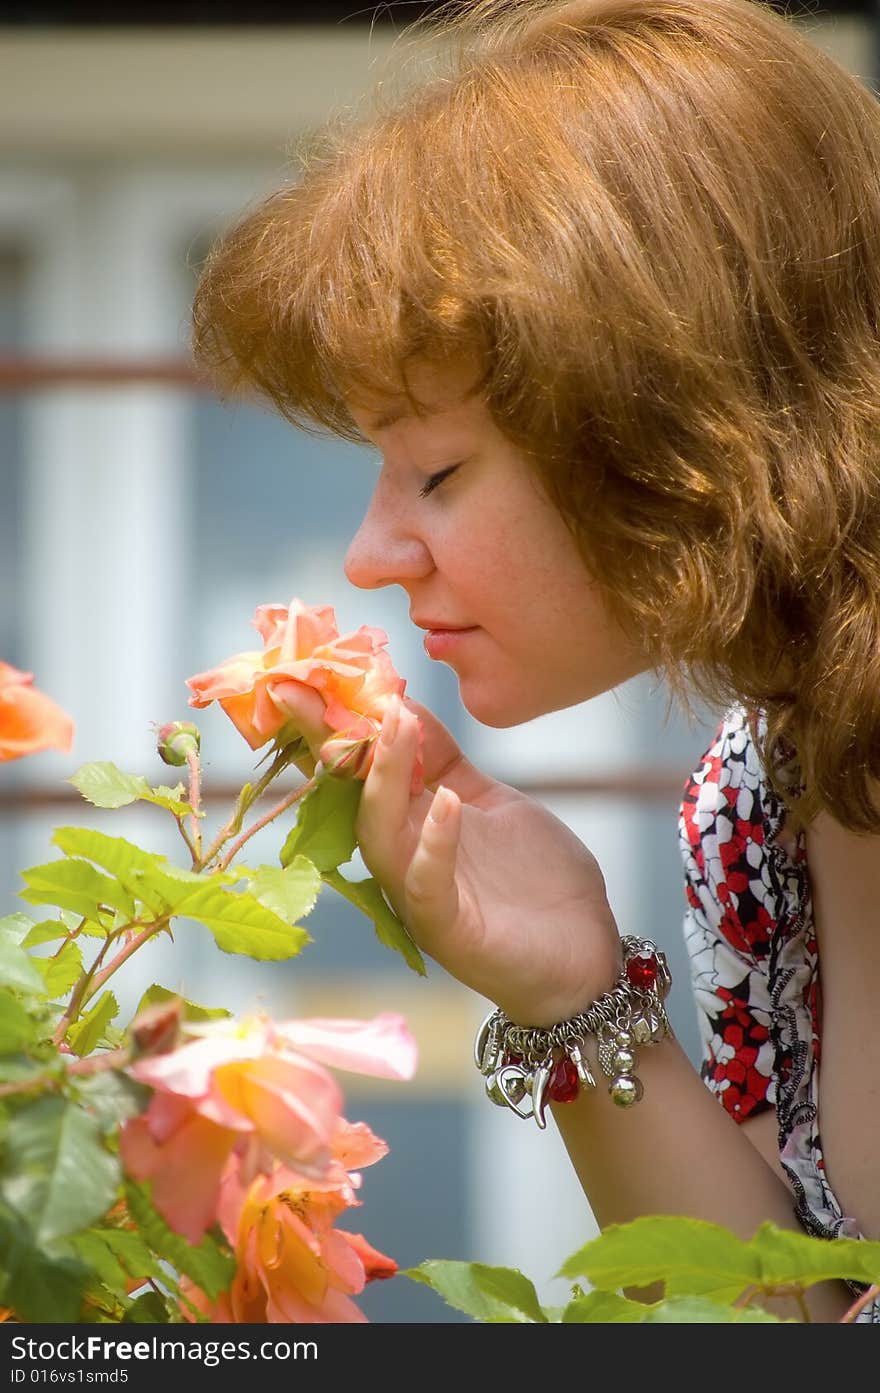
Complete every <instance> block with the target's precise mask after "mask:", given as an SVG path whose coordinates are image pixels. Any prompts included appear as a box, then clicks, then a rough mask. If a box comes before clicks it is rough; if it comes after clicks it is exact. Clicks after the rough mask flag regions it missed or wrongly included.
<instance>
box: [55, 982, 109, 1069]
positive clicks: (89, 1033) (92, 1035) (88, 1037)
mask: <svg viewBox="0 0 880 1393" xmlns="http://www.w3.org/2000/svg"><path fill="white" fill-rule="evenodd" d="M118 1015H119V1002H118V1001H117V1000H116V997H115V996H114V995H113V993H112V992H111V991H106V992H104V993H103V994H102V995H101V996H100V997H99V999H98V1000H97V1001H96V1002H95V1005H94V1006H92V1007H91V1009H90V1010H88V1011H86V1012H85V1013H84V1015H82V1016H80V1018H79V1020H78V1021H75V1022H74V1024H73V1025H72V1026H71V1027H70V1029H69V1030H68V1032H67V1037H66V1038H67V1043H68V1045H69V1046H70V1048H71V1049H72V1050H73V1052H74V1054H78V1055H85V1054H91V1052H92V1050H93V1049H95V1048H96V1047H97V1045H98V1042H99V1041H100V1040H101V1039H102V1038H103V1035H104V1031H105V1029H106V1028H107V1026H108V1025H109V1024H110V1022H111V1021H112V1020H114V1019H115V1017H116V1016H118Z"/></svg>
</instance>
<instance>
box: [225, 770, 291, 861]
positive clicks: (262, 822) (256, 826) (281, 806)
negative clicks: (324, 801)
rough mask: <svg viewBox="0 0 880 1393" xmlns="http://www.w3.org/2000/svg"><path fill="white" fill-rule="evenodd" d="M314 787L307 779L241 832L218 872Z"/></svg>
mask: <svg viewBox="0 0 880 1393" xmlns="http://www.w3.org/2000/svg"><path fill="white" fill-rule="evenodd" d="M314 787H315V780H314V779H308V780H307V781H306V783H304V784H302V785H301V786H300V787H299V788H295V789H294V790H293V792H292V793H288V794H287V797H286V798H282V800H281V802H280V803H276V804H275V807H274V808H271V809H270V810H269V812H267V813H266V814H265V815H264V816H263V817H261V818H259V819H258V820H257V821H256V822H254V823H252V824H251V826H250V827H249V828H248V829H247V831H246V832H242V834H241V836H240V837H239V838H238V841H236V842H233V844H232V846H231V847H230V848H229V850H228V851H227V853H226V855H225V856H224V857H223V859H222V861H221V862H220V864H219V865H218V867H217V869H218V871H225V870H226V867H227V866H228V865H229V863H230V861H231V860H232V859H233V857H235V856H237V855H238V853H239V852H240V851H241V848H242V847H243V846H244V844H245V842H248V841H250V839H251V837H252V836H253V835H254V833H255V832H259V831H260V830H261V829H262V828H263V827H267V826H268V825H269V823H270V822H272V821H273V820H274V819H275V818H276V817H278V816H279V815H280V814H281V813H283V812H285V811H286V810H287V809H288V808H290V807H292V806H293V804H294V803H298V802H299V800H300V798H303V797H304V796H305V794H307V793H310V792H311V791H312V789H313V788H314Z"/></svg>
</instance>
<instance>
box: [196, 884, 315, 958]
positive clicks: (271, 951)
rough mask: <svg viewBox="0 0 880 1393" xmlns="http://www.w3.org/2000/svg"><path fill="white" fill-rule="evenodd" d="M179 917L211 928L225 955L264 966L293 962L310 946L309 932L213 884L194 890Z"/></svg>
mask: <svg viewBox="0 0 880 1393" xmlns="http://www.w3.org/2000/svg"><path fill="white" fill-rule="evenodd" d="M179 913H182V914H186V916H187V917H188V918H190V919H197V920H198V921H199V923H201V924H204V925H205V926H206V927H207V928H209V929H210V930H211V933H212V934H213V935H214V941H215V942H216V944H217V947H218V948H221V949H222V950H223V952H224V953H243V954H245V955H246V956H247V957H249V958H256V959H257V960H258V961H260V962H278V961H280V960H282V959H286V958H292V957H294V956H295V955H296V954H297V953H298V952H299V951H300V949H301V948H302V946H303V944H304V943H308V942H310V938H309V935H308V934H307V933H306V931H305V929H302V928H295V927H293V926H292V925H290V924H286V923H285V922H284V920H283V919H280V918H279V917H278V915H277V914H273V913H272V911H271V909H267V908H266V906H265V905H262V904H260V901H259V900H256V899H254V897H253V895H249V894H247V892H245V893H239V892H238V891H235V890H224V889H223V887H222V886H219V885H216V884H214V883H211V882H207V883H205V882H203V883H202V884H201V885H199V886H197V887H195V888H193V889H192V891H191V893H190V894H189V895H188V896H187V898H186V901H185V902H184V903H183V904H182V905H181V907H180V910H179Z"/></svg>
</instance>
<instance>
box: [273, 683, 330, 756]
mask: <svg viewBox="0 0 880 1393" xmlns="http://www.w3.org/2000/svg"><path fill="white" fill-rule="evenodd" d="M269 696H270V697H271V699H272V702H273V704H274V705H275V706H276V707H277V708H278V710H279V711H280V712H281V713H282V714H283V715H284V716H285V718H286V719H287V720H289V721H290V723H291V725H293V726H294V727H295V728H296V729H297V730H298V731H300V733H301V734H302V736H303V738H304V739H305V741H306V744H307V745H308V747H309V750H310V751H311V753H312V755H313V756H314V757H315V758H317V755H318V752H319V750H320V748H321V746H322V745H323V743H324V741H325V740H326V739H327V737H328V736H329V735H330V734H332V732H331V730H330V727H329V726H328V725H326V724H325V721H324V703H323V701H322V700H321V696H320V694H319V693H318V692H316V691H315V689H314V687H307V686H306V684H305V683H304V682H296V681H294V679H293V678H291V679H290V680H289V681H286V682H283V681H282V682H276V683H274V685H273V686H272V687H271V688H270V689H269ZM297 762H298V761H297Z"/></svg>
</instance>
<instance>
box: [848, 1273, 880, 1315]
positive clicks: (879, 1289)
mask: <svg viewBox="0 0 880 1393" xmlns="http://www.w3.org/2000/svg"><path fill="white" fill-rule="evenodd" d="M878 1296H880V1283H875V1284H874V1286H871V1287H868V1289H867V1290H866V1291H863V1292H862V1294H861V1296H860V1297H859V1298H858V1300H857V1301H854V1302H853V1304H852V1305H851V1306H850V1308H849V1310H848V1311H847V1312H846V1313H845V1314H844V1315H842V1316H841V1317H840V1324H841V1325H847V1324H849V1325H851V1324H853V1322H854V1321H855V1318H856V1316H857V1315H858V1314H859V1313H860V1312H861V1311H864V1309H865V1307H866V1306H870V1304H871V1302H872V1301H876V1300H877V1297H878Z"/></svg>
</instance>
